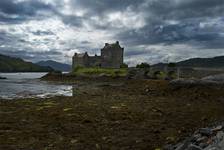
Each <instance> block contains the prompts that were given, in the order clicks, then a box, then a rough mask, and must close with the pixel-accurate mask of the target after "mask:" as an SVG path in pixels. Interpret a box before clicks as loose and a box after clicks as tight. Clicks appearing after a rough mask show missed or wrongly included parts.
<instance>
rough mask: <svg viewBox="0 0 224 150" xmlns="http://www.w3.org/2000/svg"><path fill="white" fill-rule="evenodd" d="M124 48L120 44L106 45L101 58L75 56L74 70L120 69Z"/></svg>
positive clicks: (85, 54)
mask: <svg viewBox="0 0 224 150" xmlns="http://www.w3.org/2000/svg"><path fill="white" fill-rule="evenodd" d="M123 53H124V48H121V47H120V45H119V42H116V43H114V44H108V43H106V44H105V46H104V48H103V49H101V56H96V55H95V56H89V55H88V53H84V54H77V53H75V55H74V56H73V68H75V67H77V66H83V67H102V68H120V66H121V65H122V64H123Z"/></svg>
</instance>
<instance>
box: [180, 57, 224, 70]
mask: <svg viewBox="0 0 224 150" xmlns="http://www.w3.org/2000/svg"><path fill="white" fill-rule="evenodd" d="M177 65H178V66H181V67H199V68H224V56H219V57H213V58H192V59H189V60H185V61H181V62H178V63H177Z"/></svg>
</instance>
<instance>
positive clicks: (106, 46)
mask: <svg viewBox="0 0 224 150" xmlns="http://www.w3.org/2000/svg"><path fill="white" fill-rule="evenodd" d="M115 47H120V44H119V42H118V41H117V42H116V43H112V44H109V43H105V46H104V48H103V49H107V48H115Z"/></svg>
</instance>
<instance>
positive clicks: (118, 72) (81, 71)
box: [73, 67, 128, 77]
mask: <svg viewBox="0 0 224 150" xmlns="http://www.w3.org/2000/svg"><path fill="white" fill-rule="evenodd" d="M127 72H128V71H127V69H126V68H120V69H109V68H97V67H94V68H85V67H76V68H75V69H74V70H73V74H75V75H106V76H112V77H117V76H120V77H123V76H126V75H127Z"/></svg>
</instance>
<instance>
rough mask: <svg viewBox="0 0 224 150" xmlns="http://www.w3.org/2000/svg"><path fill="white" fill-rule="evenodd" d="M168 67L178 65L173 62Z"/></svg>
mask: <svg viewBox="0 0 224 150" xmlns="http://www.w3.org/2000/svg"><path fill="white" fill-rule="evenodd" d="M168 67H176V64H175V63H172V62H171V63H169V64H168Z"/></svg>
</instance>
